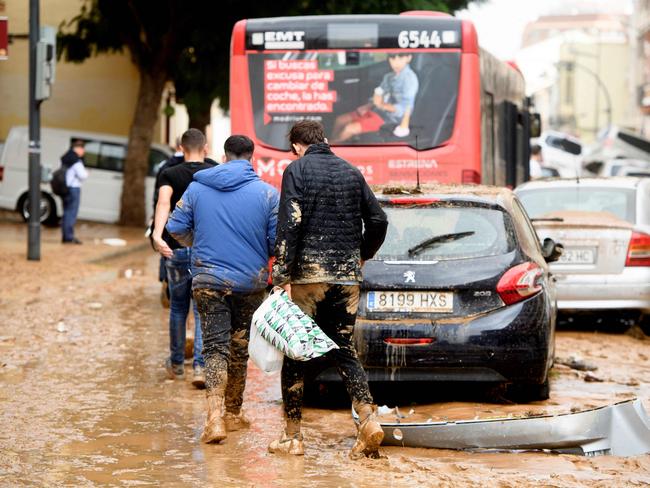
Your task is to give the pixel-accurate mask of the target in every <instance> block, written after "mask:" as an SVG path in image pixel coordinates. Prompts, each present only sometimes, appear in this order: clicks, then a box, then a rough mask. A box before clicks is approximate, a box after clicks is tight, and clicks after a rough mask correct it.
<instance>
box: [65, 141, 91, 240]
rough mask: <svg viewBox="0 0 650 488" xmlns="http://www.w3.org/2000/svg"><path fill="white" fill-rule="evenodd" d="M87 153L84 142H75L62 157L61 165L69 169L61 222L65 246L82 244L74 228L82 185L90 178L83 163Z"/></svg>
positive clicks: (66, 174)
mask: <svg viewBox="0 0 650 488" xmlns="http://www.w3.org/2000/svg"><path fill="white" fill-rule="evenodd" d="M85 153H86V149H85V146H84V142H83V141H74V142H73V143H72V146H71V147H70V149H68V151H67V152H66V153H65V154H64V155H63V156H61V164H62V165H63V166H64V167H66V168H68V169H67V171H66V173H65V182H66V184H67V185H68V194H67V195H66V196H65V197H63V219H62V221H61V231H62V234H63V237H62V242H63V244H81V241H80V240H79V239H77V238H76V237H75V235H74V226H75V224H76V222H77V214H78V213H79V203H80V201H81V185H82V184H83V181H84V180H85V179H86V178H88V171H86V167H85V166H84V161H83V157H84V154H85Z"/></svg>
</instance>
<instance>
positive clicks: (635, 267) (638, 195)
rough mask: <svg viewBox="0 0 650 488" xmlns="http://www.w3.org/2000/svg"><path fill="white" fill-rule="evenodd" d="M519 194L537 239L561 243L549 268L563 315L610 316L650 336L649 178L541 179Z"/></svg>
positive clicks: (522, 186)
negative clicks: (634, 324) (561, 251)
mask: <svg viewBox="0 0 650 488" xmlns="http://www.w3.org/2000/svg"><path fill="white" fill-rule="evenodd" d="M515 193H516V194H517V196H518V197H519V199H520V200H521V202H522V204H523V205H524V207H525V209H526V211H527V212H528V215H529V216H530V217H531V220H532V221H533V224H534V225H535V228H536V230H537V233H538V234H539V237H540V238H541V239H544V238H545V237H550V238H552V239H553V240H554V241H556V242H559V243H561V244H563V245H564V249H565V251H564V254H563V256H562V257H560V259H559V260H558V261H557V262H556V263H553V264H552V265H551V270H552V271H553V273H554V274H555V276H556V278H557V296H558V310H559V311H560V312H581V311H582V312H585V311H598V312H600V313H606V312H607V311H609V312H612V314H613V315H614V316H615V317H616V318H619V319H626V320H629V321H632V320H639V322H640V325H641V327H642V328H643V330H644V332H645V333H646V334H649V335H650V179H648V178H633V177H622V178H618V177H616V178H583V179H580V180H577V179H575V178H573V179H557V180H545V181H544V180H542V181H539V180H538V181H532V182H528V183H524V184H522V185H520V186H519V187H518V188H517V189H516V190H515Z"/></svg>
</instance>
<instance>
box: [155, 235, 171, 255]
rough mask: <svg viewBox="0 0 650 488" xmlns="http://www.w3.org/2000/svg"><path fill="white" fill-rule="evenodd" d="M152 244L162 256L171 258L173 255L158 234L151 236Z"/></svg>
mask: <svg viewBox="0 0 650 488" xmlns="http://www.w3.org/2000/svg"><path fill="white" fill-rule="evenodd" d="M153 245H154V246H155V247H156V251H158V252H159V253H160V255H161V256H162V257H164V258H171V257H172V256H173V255H174V251H172V249H171V247H169V246H168V245H167V243H166V242H165V241H164V240H163V239H162V237H159V236H153Z"/></svg>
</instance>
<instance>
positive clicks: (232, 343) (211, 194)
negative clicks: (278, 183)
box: [167, 135, 279, 443]
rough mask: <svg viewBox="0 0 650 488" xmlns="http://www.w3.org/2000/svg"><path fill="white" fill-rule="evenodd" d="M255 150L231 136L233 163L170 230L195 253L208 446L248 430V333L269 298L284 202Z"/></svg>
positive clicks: (213, 172)
mask: <svg viewBox="0 0 650 488" xmlns="http://www.w3.org/2000/svg"><path fill="white" fill-rule="evenodd" d="M253 150H254V144H253V141H252V140H250V139H249V138H248V137H246V136H241V135H233V136H230V137H229V138H228V139H227V140H226V142H225V144H224V151H225V154H226V158H225V159H226V164H222V165H220V166H216V167H214V168H210V169H206V170H203V171H198V172H197V173H195V174H194V181H193V182H192V183H191V184H190V186H189V187H188V188H187V191H186V192H185V193H184V194H183V196H182V197H181V199H180V200H179V202H178V203H177V204H176V209H175V210H174V212H173V213H172V215H171V217H170V219H169V222H168V223H167V230H168V231H169V233H170V234H171V235H172V236H173V237H174V238H175V239H177V240H178V241H179V242H181V243H183V244H184V245H187V246H192V289H193V293H194V300H195V301H196V304H197V307H198V309H199V316H200V319H201V329H202V331H203V356H204V359H205V376H206V381H205V386H206V395H207V400H208V418H207V422H206V425H205V428H204V430H203V434H202V436H201V440H202V441H203V442H206V443H209V442H219V441H221V440H223V439H225V438H226V430H236V429H239V428H241V427H245V426H247V425H248V421H247V420H246V419H245V417H244V416H243V414H242V412H241V406H242V401H243V397H244V387H245V386H246V365H247V361H248V337H249V327H250V323H251V319H252V316H253V312H255V310H256V309H257V307H259V305H260V304H261V303H262V301H263V299H264V290H265V288H266V285H267V282H268V262H269V258H270V256H272V254H273V248H274V245H275V231H276V224H277V215H278V204H279V196H278V192H277V190H276V189H275V188H273V187H272V186H271V185H268V184H267V183H264V182H263V181H262V180H261V179H260V178H259V176H257V174H256V173H255V170H253V166H252V165H251V163H250V159H251V157H252V156H253Z"/></svg>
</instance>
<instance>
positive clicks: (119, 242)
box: [102, 237, 126, 247]
mask: <svg viewBox="0 0 650 488" xmlns="http://www.w3.org/2000/svg"><path fill="white" fill-rule="evenodd" d="M102 244H106V245H107V246H114V247H122V246H126V241H125V240H124V239H120V238H118V237H108V238H106V239H102Z"/></svg>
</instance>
